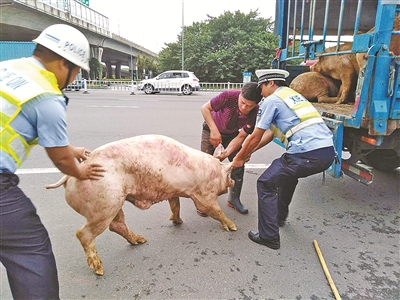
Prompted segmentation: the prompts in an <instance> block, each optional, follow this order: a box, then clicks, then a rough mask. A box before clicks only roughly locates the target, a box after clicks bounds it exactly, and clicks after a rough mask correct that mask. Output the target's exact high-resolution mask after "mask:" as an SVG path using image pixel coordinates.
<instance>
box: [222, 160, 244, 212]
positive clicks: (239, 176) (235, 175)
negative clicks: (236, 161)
mask: <svg viewBox="0 0 400 300" xmlns="http://www.w3.org/2000/svg"><path fill="white" fill-rule="evenodd" d="M243 175H244V167H241V168H238V169H235V170H233V171H232V173H231V178H232V179H233V180H234V181H235V185H234V186H233V188H229V196H228V203H227V204H228V206H230V207H233V208H234V209H236V210H237V211H238V212H240V213H241V214H247V213H248V212H249V210H248V209H247V207H246V206H244V205H243V204H242V203H241V202H240V193H241V191H242V185H243Z"/></svg>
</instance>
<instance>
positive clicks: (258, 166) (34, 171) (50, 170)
mask: <svg viewBox="0 0 400 300" xmlns="http://www.w3.org/2000/svg"><path fill="white" fill-rule="evenodd" d="M268 167H269V164H268V165H266V164H245V169H266V168H268ZM49 173H60V170H58V169H57V168H33V169H18V170H17V172H15V174H17V175H22V174H49Z"/></svg>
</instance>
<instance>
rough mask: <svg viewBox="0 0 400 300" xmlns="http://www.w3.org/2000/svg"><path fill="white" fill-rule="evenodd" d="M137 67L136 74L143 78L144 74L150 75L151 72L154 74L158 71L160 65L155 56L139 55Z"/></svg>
mask: <svg viewBox="0 0 400 300" xmlns="http://www.w3.org/2000/svg"><path fill="white" fill-rule="evenodd" d="M136 59H137V68H138V74H136V76H137V78H138V79H143V78H144V75H149V74H150V72H151V73H152V74H153V75H154V74H157V73H158V66H157V63H156V62H155V60H154V58H151V57H149V56H145V55H143V56H141V55H138V56H137V58H136Z"/></svg>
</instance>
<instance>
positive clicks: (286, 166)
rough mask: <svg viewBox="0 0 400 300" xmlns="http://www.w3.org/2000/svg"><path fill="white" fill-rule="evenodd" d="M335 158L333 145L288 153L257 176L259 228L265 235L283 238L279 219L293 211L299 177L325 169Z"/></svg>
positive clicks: (261, 234)
mask: <svg viewBox="0 0 400 300" xmlns="http://www.w3.org/2000/svg"><path fill="white" fill-rule="evenodd" d="M334 158H335V150H334V148H333V147H326V148H321V149H317V150H313V151H309V152H305V153H301V154H287V153H284V154H283V155H282V156H281V157H280V158H278V159H275V160H274V161H273V162H272V164H271V165H270V166H269V167H268V169H266V170H265V171H264V173H263V174H262V175H261V176H260V177H259V178H258V180H257V194H258V231H259V233H260V237H261V238H263V239H277V240H279V227H278V220H282V221H283V220H285V219H286V217H287V216H288V213H289V204H290V202H291V201H292V197H293V193H294V191H295V189H296V185H297V183H298V179H299V178H304V177H307V176H310V175H313V174H316V173H319V172H323V171H325V170H326V169H327V168H329V166H330V165H331V164H332V162H333V160H334Z"/></svg>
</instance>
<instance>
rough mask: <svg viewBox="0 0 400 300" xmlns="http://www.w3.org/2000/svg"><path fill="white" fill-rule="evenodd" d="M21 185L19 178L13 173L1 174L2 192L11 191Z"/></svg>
mask: <svg viewBox="0 0 400 300" xmlns="http://www.w3.org/2000/svg"><path fill="white" fill-rule="evenodd" d="M18 183H19V178H18V176H17V175H15V174H13V173H0V190H2V191H5V190H10V189H12V188H14V187H16V186H17V185H18Z"/></svg>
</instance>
